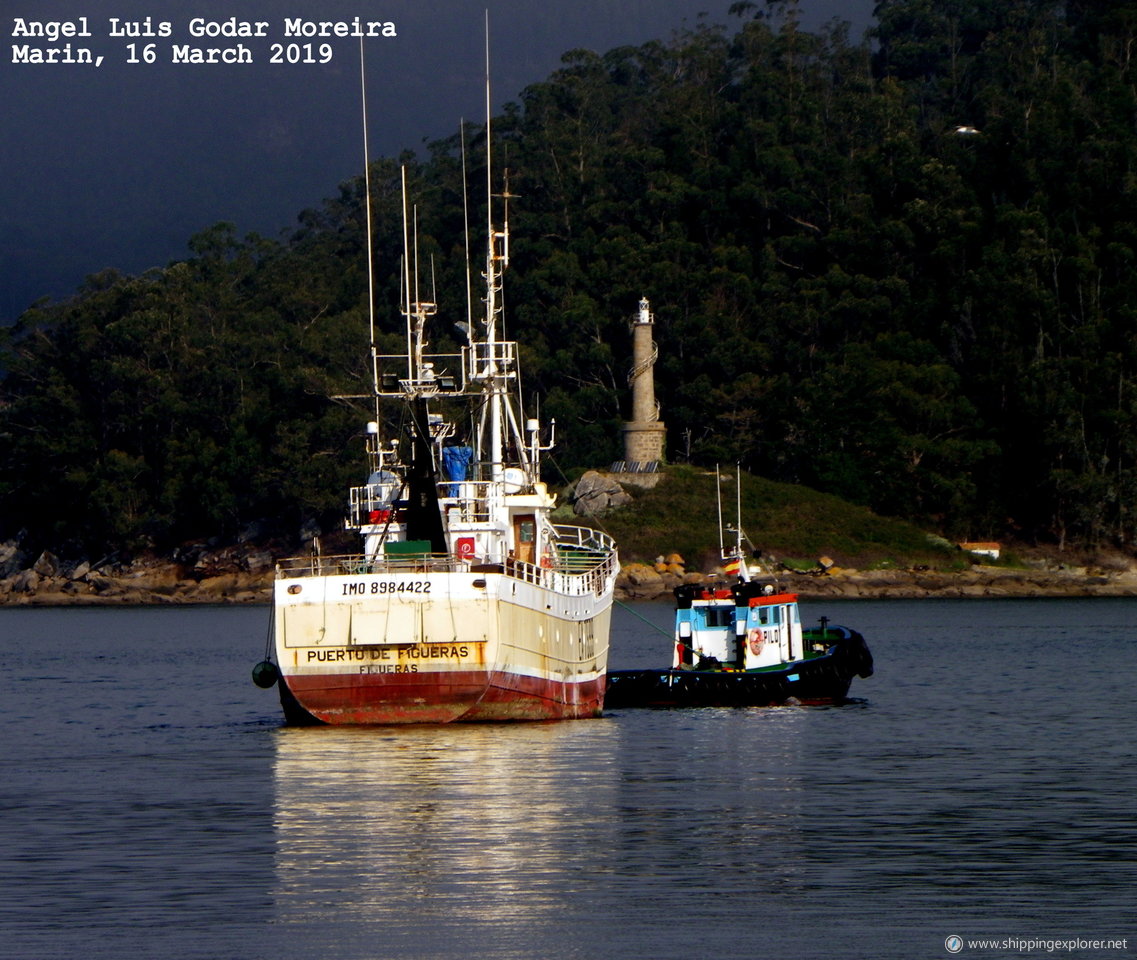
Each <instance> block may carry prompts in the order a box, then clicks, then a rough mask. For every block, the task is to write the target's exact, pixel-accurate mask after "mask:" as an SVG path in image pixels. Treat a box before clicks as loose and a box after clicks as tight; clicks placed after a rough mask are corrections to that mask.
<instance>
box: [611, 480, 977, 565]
mask: <svg viewBox="0 0 1137 960" xmlns="http://www.w3.org/2000/svg"><path fill="white" fill-rule="evenodd" d="M628 490H629V492H630V493H632V494H633V495H634V496H635V498H636V499H635V502H634V503H632V504H630V505H629V506H626V507H623V508H621V509H619V510H612V511H609V512H608V513H607V514H606V515H605V516H604V517H602V518H600V519H599V520H598V521H595V523H594V525H595V526H598V527H600V528H601V529H603V530H606V531H608V532H609V533H610V534H612V535H613V536H614V537H615V538H616V541H617V542H618V543H619V545H620V558H621V560H622V561H623V562H624V563H630V562H635V561H640V562H652V561H654V560H655V558H656V557H657V556H659V555H660V554H668V553H671V552H672V551H675V552H678V553H680V554H682V556H683V558H684V559H685V560H686V562H687V569H688V570H698V569H703V570H708V569H710V568H711V567H712V566H713V565H714V564H715V563H716V562H717V560H718V555H719V554H718V549H719V533H718V508H717V505H716V498H715V475H714V472H713V471H707V470H704V469H701V468H696V467H690V466H669V467H667V469H666V472H665V474H664V476H663V478H662V479H661V480H660V482H659V485H658V486H657V487H655V488H654V489H652V490H644V491H637V490H636V489H635V488H628ZM722 501H723V519H724V521H725V522H726V523H728V524H730V525H732V526H733V524H734V522H735V516H736V505H735V504H736V495H735V478H734V475H733V473H731V474H730V475H729V476H728V475H723V477H722ZM742 527H743V529H744V530H745V531H746V533H747V535H748V536H749V538H750V540H751V542H752V543H753V544H754V546H755V547H757V548H758V549H759V550H760V551H761V553H762V556H763V557H767V558H768V557H773V558H776V559H778V560H782V561H783V562H786V563H787V564H789V565H793V564H792V561H803V562H804V564H805V565H811V564H813V563H815V562H816V560H817V558H818V557H821V556H828V557H830V558H832V559H833V560H834V561H835V562H836V563H837V565H838V566H843V567H854V568H857V569H862V570H863V569H873V568H882V567H902V568H907V567H911V566H914V565H916V564H922V565H926V566H928V567H932V568H936V569H953V568H957V567H962V566H966V563H965V561H964V560H963V558H962V555H961V554H960V553H959V551H958V550H955V549H952V548H951V547H950V546H949V545H947V544H946V543H944V542H943V541H940V542H939V545H937V543H936V542H934V541H933V540H932V539H931V538H929V536H928V534H927V533H925V532H924V531H922V530H919V529H918V528H916V527H914V526H912V525H911V524H908V523H904V522H902V521H899V520H889V519H887V518H884V517H879V516H877V515H876V514H874V513H872V512H871V511H869V510H866V509H865V508H864V507H857V506H854V505H852V504H850V503H846V502H845V501H843V500H839V499H838V498H836V497H832V496H829V495H827V494H822V493H818V492H816V491H815V490H810V489H808V488H806V487H799V486H794V485H792V484H785V483H774V482H772V481H770V480H765V479H763V478H761V477H755V476H751V475H750V474H746V473H744V474H743V475H742Z"/></svg>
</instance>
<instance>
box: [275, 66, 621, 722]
mask: <svg viewBox="0 0 1137 960" xmlns="http://www.w3.org/2000/svg"><path fill="white" fill-rule="evenodd" d="M486 104H487V127H486V150H487V158H486V160H487V162H486V168H487V171H490V170H492V166H491V163H490V157H489V156H488V154H489V150H490V147H489V143H490V136H489V133H490V131H489V92H488V80H487V96H486ZM491 176H492V175H491V174H490V173H488V172H487V182H486V190H487V201H486V202H487V208H488V209H489V211H490V212H489V214H488V217H487V223H486V228H487V245H486V256H485V270H484V279H485V294H484V301H483V303H484V314H483V315H482V316H481V317H479V318H475V317H474V316H472V308H470V310H469V311H468V315H467V317H466V318H465V320H464V321H461V322H459V323H458V324H457V326H458V327H459V328H461V330H462V331H463V334H462V337H461V340H462V341H464V342H461V346H460V350H459V351H458V352H456V353H450V354H442V353H431V352H429V350H428V346H429V340H428V336H429V335H430V330H431V324H432V322H433V321H434V318H435V315H436V313H437V306H436V304H435V303H434V302H431V301H430V300H424V299H422V298H420V296H419V292H418V291H419V281H418V277H417V270H415V269H413V268H412V264H413V263H415V262H416V261H417V254H414V251H413V250H412V248H411V246H410V242H409V239H407V238H408V236H409V234H410V233H411V232H412V231H411V230H410V228H409V226H408V225H409V224H411V223H412V222H413V218H412V217H411V216H410V215H409V214H408V211H407V201H406V188H405V177H404V202H403V204H404V256H403V264H404V266H403V277H402V286H403V294H402V299H403V303H402V305H401V312H402V314H403V316H404V320H405V328H406V343H407V349H406V353H405V354H400V355H396V356H387V355H380V354H379V352H378V350H377V347H376V342H375V332H374V327H375V323H374V319H372V333H371V368H372V371H373V384H372V394H371V396H372V398H373V400H374V407H375V410H376V415H375V418H374V419H373V420H372V421H370V422H369V423H368V425H367V458H368V463H367V466H366V472H365V474H361V476H366V481H365V482H363V483H361V484H360V485H358V486H355V487H352V488H351V490H350V491H349V496H348V504H347V519H346V526H347V528H348V529H350V530H352V531H354V532H355V533H357V534H358V536H359V538H360V539H359V543H360V549H359V551H358V552H356V553H353V554H351V555H338V556H325V555H322V553H321V552H320V551H319V548H318V544H317V546H316V547H315V548H314V549H313V551H312V552H311V553H310V554H309V555H308V556H303V557H295V558H291V559H286V560H283V561H281V562H280V563H279V564H278V566H277V575H276V580H275V584H274V627H273V631H272V638H273V645H274V652H275V663H273V662H271V661H266V662H265V663H262V664H259V665H258V667H257V668H256V669H255V670H254V679H255V680H257V682H258V683H259V684H261V685H268V684H269V683H270V681H273V680H277V681H278V682H279V690H280V698H281V703H282V706H283V709H284V713H285V717H286V719H287V720H288V721H289V722H292V723H328V724H395V723H448V722H453V721H511V720H559V719H574V718H583V717H594V716H598V715H599V714H600V713H601V711H602V709H603V704H604V693H605V677H606V668H607V660H608V637H609V625H610V619H611V605H612V597H613V591H614V587H615V580H616V574H617V572H618V569H619V563H618V559H617V551H616V546H615V543H614V542H613V540H612V539H611V538H610V537H609V536H608V535H606V534H604V533H601V532H598V531H595V530H592V529H588V528H584V527H577V526H568V525H563V524H559V523H556V522H554V521H553V519H552V512H553V509H554V506H555V503H556V496H555V494H553V493H552V492H550V491H549V489H548V487H547V486H546V484H545V483H544V482H543V481H542V479H541V459H542V455H543V454H544V453H546V452H547V451H548V450H550V449H551V448H552V445H553V441H554V436H553V433H554V430H555V423H550V424H549V426H548V428H545V427H543V426H542V424H541V423H540V422H539V420H538V418H536V417H530V416H526V415H525V412H524V409H523V404H522V397H521V390H520V371H519V366H518V345H517V343H516V342H514V341H510V340H506V339H503V338H502V336H501V331H502V296H501V294H502V275H503V272H504V270H505V268H506V267H507V266H508V263H509V227H508V224H509V217H508V207H507V206H506V205H507V204H508V198H509V191H508V187H507V188H506V189H505V190H503V191H502V192H501V194H499V195H497V197H496V198H495V197H494V191H493V188H492V183H491V182H490V181H491ZM367 195H368V197H370V188H369V187H368V188H367ZM495 199H497V200H498V201H500V203H501V205H502V222H501V226H500V227H499V226H498V225H497V223H495V219H494V206H495V204H494V200H495ZM368 229H369V236H370V213H368ZM467 261H469V257H468V256H467ZM467 302H470V298H467ZM391 408H395V409H397V410H398V411H399V413H400V419H401V423H402V426H403V429H402V431H401V435H395V436H390V435H386V436H385V431H384V427H383V426H382V424H383V418H382V417H381V416H380V411H384V410H387V409H391Z"/></svg>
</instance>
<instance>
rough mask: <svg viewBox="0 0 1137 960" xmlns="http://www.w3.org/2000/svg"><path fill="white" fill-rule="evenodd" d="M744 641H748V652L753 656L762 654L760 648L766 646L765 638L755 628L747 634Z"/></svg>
mask: <svg viewBox="0 0 1137 960" xmlns="http://www.w3.org/2000/svg"><path fill="white" fill-rule="evenodd" d="M746 639H747V640H749V641H750V652H751V653H752V654H754V656H758V654H760V653H761V652H762V648H763V647H764V646H765V645H766V638H765V637H764V636H763V635H762V631H761V630H759V629H758V628H757V627H755V628H754V629H753V630H751V631H750V633H749V634H747V637H746Z"/></svg>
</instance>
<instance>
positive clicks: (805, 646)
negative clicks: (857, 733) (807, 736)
mask: <svg viewBox="0 0 1137 960" xmlns="http://www.w3.org/2000/svg"><path fill="white" fill-rule="evenodd" d="M721 515H722V509H721V503H720V508H719V516H720V529H721ZM736 531H737V534H738V537H737V543H736V545H735V546H733V547H730V548H727V549H724V548H723V547H722V546H721V544H720V556H721V558H722V560H723V569H724V571H725V572H726V573H727V575H728V576H731V575H733V577H734V579H733V580H724V581H721V582H718V583H713V584H683V585H681V586H678V587H676V588H675V637H674V653H673V657H672V663H671V667H670V668H669V669H661V670H612V671H609V673H608V690H607V694H606V700H605V702H606V704H607V706H608V707H761V706H774V705H778V704H786V703H801V704H832V703H841V702H842V701H843V700H844V699H845V698H846V695H847V694H848V692H849V686H850V685H851V683H852V680H853V678H854V677H863V678H867V677H870V676H872V672H873V660H872V654H871V653H870V652H869V649H868V646H867V644H866V643H865V639H864V637H862V636H861V634H860V633H858V632H857V631H856V630H852V629H850V628H848V627H841V626H835V625H831V624H830V623H829V620H828V618H826V617H822V618H821V620H820V621H819V625H818V626H816V627H802V624H801V615H800V612H799V609H798V598H797V595H796V594H793V593H779V592H776V588H775V587H774V586H773V585H772V584H769V583H765V584H763V583H759V582H757V581H755V580H752V579H751V577H750V571H749V568H748V565H747V563H746V559H745V556H744V554H743V550H742V542H743V540H744V538H745V534H744V533H743V531H742V525H741V522H740V523H739V524H738V525H737V527H736Z"/></svg>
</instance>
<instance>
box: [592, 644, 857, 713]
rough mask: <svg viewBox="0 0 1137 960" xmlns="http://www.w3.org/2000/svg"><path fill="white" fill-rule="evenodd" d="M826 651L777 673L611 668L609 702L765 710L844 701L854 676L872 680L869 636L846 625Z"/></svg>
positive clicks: (607, 698)
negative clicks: (787, 705) (781, 706)
mask: <svg viewBox="0 0 1137 960" xmlns="http://www.w3.org/2000/svg"><path fill="white" fill-rule="evenodd" d="M829 630H830V632H835V631H842V632H843V634H844V636H843V637H842V639H841V640H839V641H838V642H837V643H835V644H833V645H832V646H831V647H830V648H829V649H828V651H827V652H826V653H824V654H822V655H821V656H818V657H812V658H810V659H807V660H798V661H795V662H793V663H787V664H785V665H784V666H782V667H780V668H779V669H776V670H770V669H767V670H746V671H743V670H719V669H712V670H691V669H668V670H610V671H609V672H608V689H607V693H606V695H605V704H606V706H608V707H609V708H620V707H766V706H777V705H780V704H784V703H803V704H828V703H841V702H842V701H844V700H845V698H846V696H847V694H848V692H849V685H850V684H851V683H852V681H853V678H854V677H870V676H872V672H873V661H872V654H871V653H870V652H869V649H868V645H867V644H866V643H865V640H864V637H862V636H861V634H859V633H857V632H856V631H855V630H849V629H847V628H845V627H830V628H829Z"/></svg>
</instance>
